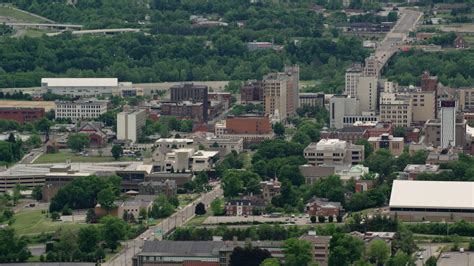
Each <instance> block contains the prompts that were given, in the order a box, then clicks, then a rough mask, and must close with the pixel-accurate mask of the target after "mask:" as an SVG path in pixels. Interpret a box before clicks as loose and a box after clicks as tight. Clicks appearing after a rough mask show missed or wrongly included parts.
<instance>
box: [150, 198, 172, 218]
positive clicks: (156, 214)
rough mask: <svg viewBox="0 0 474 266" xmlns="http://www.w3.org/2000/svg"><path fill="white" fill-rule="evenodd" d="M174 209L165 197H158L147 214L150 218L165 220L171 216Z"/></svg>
mask: <svg viewBox="0 0 474 266" xmlns="http://www.w3.org/2000/svg"><path fill="white" fill-rule="evenodd" d="M174 209H175V207H174V206H173V204H171V203H170V202H169V200H168V198H167V197H166V196H165V195H160V196H159V197H158V198H156V199H155V202H154V204H153V207H152V208H151V211H150V213H149V216H150V217H152V218H166V217H168V216H170V215H171V214H173V212H174Z"/></svg>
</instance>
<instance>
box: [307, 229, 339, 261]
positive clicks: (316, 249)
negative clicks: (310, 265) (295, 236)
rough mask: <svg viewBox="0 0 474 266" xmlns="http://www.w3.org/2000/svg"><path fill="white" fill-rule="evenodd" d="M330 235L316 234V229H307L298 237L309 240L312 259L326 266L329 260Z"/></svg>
mask: <svg viewBox="0 0 474 266" xmlns="http://www.w3.org/2000/svg"><path fill="white" fill-rule="evenodd" d="M331 238H332V237H331V236H318V235H316V231H309V232H308V233H307V234H305V235H302V236H301V237H300V238H299V239H301V240H304V241H309V242H310V243H311V247H312V251H313V252H312V253H313V260H314V261H315V262H316V263H318V265H321V266H327V265H328V261H329V243H330V242H331Z"/></svg>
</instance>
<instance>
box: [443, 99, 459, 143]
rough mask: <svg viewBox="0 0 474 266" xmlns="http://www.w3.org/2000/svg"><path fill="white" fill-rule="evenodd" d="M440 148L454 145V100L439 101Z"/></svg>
mask: <svg viewBox="0 0 474 266" xmlns="http://www.w3.org/2000/svg"><path fill="white" fill-rule="evenodd" d="M440 120H441V148H446V147H448V146H452V147H454V146H455V145H456V101H453V100H444V101H441V102H440Z"/></svg>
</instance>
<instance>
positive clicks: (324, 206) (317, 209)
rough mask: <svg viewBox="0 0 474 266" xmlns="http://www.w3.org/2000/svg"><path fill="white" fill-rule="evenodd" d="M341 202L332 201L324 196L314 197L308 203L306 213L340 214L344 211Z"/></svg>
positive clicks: (335, 215) (321, 214) (325, 215)
mask: <svg viewBox="0 0 474 266" xmlns="http://www.w3.org/2000/svg"><path fill="white" fill-rule="evenodd" d="M342 210H343V209H342V205H341V203H340V202H332V201H329V200H328V199H324V198H312V199H311V200H310V201H309V202H308V203H306V213H307V214H309V215H310V216H324V217H327V216H333V217H337V216H339V214H340V212H341V211H342Z"/></svg>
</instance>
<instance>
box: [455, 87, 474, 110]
mask: <svg viewBox="0 0 474 266" xmlns="http://www.w3.org/2000/svg"><path fill="white" fill-rule="evenodd" d="M456 91H457V93H458V103H459V110H461V111H469V112H470V111H474V88H463V89H458V90H456Z"/></svg>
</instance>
